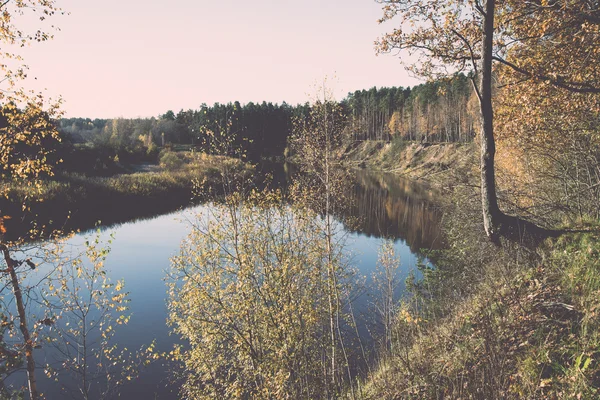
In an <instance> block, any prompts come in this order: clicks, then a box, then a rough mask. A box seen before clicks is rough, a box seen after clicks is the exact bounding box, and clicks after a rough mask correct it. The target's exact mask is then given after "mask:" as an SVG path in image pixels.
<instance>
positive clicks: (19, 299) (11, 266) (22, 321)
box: [0, 244, 39, 400]
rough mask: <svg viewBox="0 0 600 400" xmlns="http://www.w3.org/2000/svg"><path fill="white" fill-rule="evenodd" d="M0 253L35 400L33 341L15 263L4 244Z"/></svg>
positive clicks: (30, 388)
mask: <svg viewBox="0 0 600 400" xmlns="http://www.w3.org/2000/svg"><path fill="white" fill-rule="evenodd" d="M0 251H2V253H3V254H4V261H5V262H6V271H4V272H6V273H8V274H9V275H10V279H11V283H12V287H13V292H14V295H15V301H16V304H17V311H18V313H19V328H20V330H21V334H22V335H23V341H24V342H25V343H24V347H25V359H26V362H27V382H28V384H29V398H30V399H31V400H36V399H37V398H38V397H39V395H38V390H37V382H36V379H35V361H34V359H33V341H32V339H31V335H30V333H29V328H28V327H27V314H26V313H25V302H24V301H23V295H22V293H21V286H20V285H19V278H18V276H17V271H16V270H15V268H16V267H17V265H18V264H17V262H16V261H15V260H13V259H12V258H11V257H10V253H9V250H8V247H6V246H5V245H4V244H0Z"/></svg>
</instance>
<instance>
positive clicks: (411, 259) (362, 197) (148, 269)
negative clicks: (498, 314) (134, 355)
mask: <svg viewBox="0 0 600 400" xmlns="http://www.w3.org/2000/svg"><path fill="white" fill-rule="evenodd" d="M353 174H354V178H353V182H352V183H351V184H350V185H348V193H347V194H346V196H347V197H349V198H351V199H352V201H351V202H349V204H351V206H350V207H347V208H346V209H345V210H344V211H343V212H340V213H338V214H337V215H334V216H335V217H336V220H337V221H338V223H339V224H340V226H342V227H343V231H344V232H345V236H346V247H345V249H346V251H347V252H349V254H350V255H351V259H352V261H353V266H354V267H355V268H356V269H357V271H358V276H359V279H360V280H361V281H363V282H364V290H363V291H362V294H361V295H360V297H359V298H358V299H357V300H356V309H357V313H358V314H363V313H368V311H369V304H370V296H371V295H372V294H373V293H372V289H371V287H370V283H371V277H372V274H373V273H374V271H375V265H376V263H377V257H378V251H379V248H380V246H381V244H382V241H383V239H384V238H389V239H392V240H393V241H394V247H395V250H396V254H397V255H398V256H399V258H400V260H401V266H400V268H399V274H398V275H399V276H398V279H399V282H401V284H400V285H399V286H398V289H397V295H398V296H400V295H401V293H402V291H403V288H404V280H405V279H406V277H407V276H408V274H409V273H410V272H411V271H414V270H415V269H416V265H417V262H418V261H419V259H421V258H422V257H421V256H422V253H421V249H438V248H440V247H441V246H442V242H441V235H440V219H441V213H440V212H439V210H437V209H436V207H435V197H436V194H435V191H433V190H432V189H430V188H427V187H426V186H423V185H421V184H417V183H415V182H411V181H408V180H405V179H402V178H399V177H397V176H393V175H388V174H381V173H371V172H368V171H364V170H361V171H355V172H354V173H353ZM206 207H210V206H209V205H207V204H201V205H194V206H190V207H188V208H184V209H181V210H179V211H176V212H171V213H168V214H163V215H156V216H154V217H151V218H146V219H141V220H132V221H130V222H125V223H120V224H118V225H113V226H109V227H103V228H102V229H101V235H100V236H101V238H102V239H103V240H107V239H108V238H109V237H111V236H112V237H114V241H113V242H112V244H111V245H110V248H111V249H110V253H109V255H108V257H107V259H106V264H105V265H106V268H107V270H108V271H109V275H110V278H111V280H112V281H113V282H116V281H117V280H121V279H122V280H124V281H125V288H126V291H127V292H129V298H130V300H131V302H130V303H129V307H130V314H131V319H130V321H129V323H128V324H127V325H123V326H119V327H118V328H117V332H116V335H115V339H116V341H117V343H118V344H119V345H120V346H122V347H127V348H128V349H130V350H131V349H138V348H140V347H141V346H143V345H147V344H149V343H150V342H152V341H153V340H155V341H156V349H157V350H158V351H169V350H171V349H172V346H173V344H174V343H176V342H178V338H177V337H175V336H174V335H170V334H169V333H170V328H169V327H168V326H167V324H166V319H167V309H166V297H167V294H166V286H165V281H164V279H165V276H166V271H167V270H168V268H169V262H170V258H171V257H172V256H174V255H175V254H176V253H177V252H178V250H179V247H180V244H181V242H182V240H183V239H184V238H185V237H186V236H187V235H188V234H189V232H190V229H191V228H190V221H193V220H194V218H195V215H196V214H198V213H199V212H201V211H202V210H203V209H204V208H206ZM347 217H355V218H354V219H353V220H354V221H355V222H354V223H352V224H349V223H345V222H342V221H347V220H348V218H347ZM91 234H92V233H91V232H87V233H82V234H79V235H77V236H75V237H73V238H72V239H71V240H69V243H68V245H69V246H74V247H79V246H82V245H83V244H84V243H85V240H86V238H87V237H89V236H90V235H91ZM359 316H360V315H359ZM364 332H366V330H364ZM43 351H44V350H36V357H37V358H38V359H40V358H44V356H42V357H40V356H41V353H42V352H43ZM38 354H39V355H38ZM38 375H40V376H39V378H38V379H39V380H40V388H41V390H42V392H44V393H45V394H46V396H47V398H49V399H55V398H62V397H63V395H62V394H60V393H59V392H57V388H58V385H56V384H55V383H54V382H52V381H50V380H48V379H46V378H44V377H43V376H41V375H42V374H41V373H40V374H38ZM19 379H23V380H24V376H23V377H19V378H17V379H16V381H15V382H14V383H16V384H21V383H24V381H23V380H19ZM120 392H121V396H122V397H123V398H140V399H151V398H159V399H176V398H178V395H177V384H176V383H173V382H172V380H171V375H170V373H169V366H167V365H164V364H163V363H162V362H156V363H154V364H152V365H150V366H149V367H147V368H145V369H143V370H142V371H141V373H140V375H139V377H137V378H135V379H134V380H132V381H131V382H128V383H127V384H125V385H124V386H123V387H122V388H121V390H120Z"/></svg>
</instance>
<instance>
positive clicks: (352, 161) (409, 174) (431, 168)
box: [340, 140, 477, 184]
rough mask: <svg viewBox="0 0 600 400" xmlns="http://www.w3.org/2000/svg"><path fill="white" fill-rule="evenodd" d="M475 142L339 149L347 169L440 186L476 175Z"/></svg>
mask: <svg viewBox="0 0 600 400" xmlns="http://www.w3.org/2000/svg"><path fill="white" fill-rule="evenodd" d="M476 154H477V150H476V148H475V144H474V143H418V142H407V141H401V140H394V141H391V142H383V141H363V142H355V143H352V144H349V145H347V146H345V147H343V148H341V149H340V160H341V161H342V162H343V163H344V164H345V165H348V166H351V167H356V168H366V169H371V170H376V171H384V172H391V173H394V174H397V175H401V176H404V177H406V178H409V179H412V180H416V181H428V182H430V183H433V184H442V183H444V182H447V181H448V180H449V179H454V178H457V177H463V178H460V179H461V180H462V179H464V176H465V174H468V175H473V174H475V173H476V168H477V159H476V157H475V155H476Z"/></svg>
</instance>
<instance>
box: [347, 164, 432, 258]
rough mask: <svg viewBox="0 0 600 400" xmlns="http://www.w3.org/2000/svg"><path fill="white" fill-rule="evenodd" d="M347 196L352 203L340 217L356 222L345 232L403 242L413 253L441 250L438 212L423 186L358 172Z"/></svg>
mask: <svg viewBox="0 0 600 400" xmlns="http://www.w3.org/2000/svg"><path fill="white" fill-rule="evenodd" d="M347 196H348V197H349V198H350V199H351V200H352V201H351V204H350V207H349V208H348V209H347V211H345V212H344V215H340V217H344V218H346V217H349V216H354V217H358V221H357V223H356V224H351V225H347V226H345V227H346V229H348V230H350V231H355V232H360V233H364V234H366V235H368V236H376V237H392V238H399V239H403V240H405V241H406V243H407V244H408V245H409V246H410V249H411V250H412V251H413V252H415V253H416V252H418V251H419V249H422V248H427V249H439V248H440V247H441V245H442V243H441V236H440V222H441V211H439V210H438V209H436V207H434V205H433V200H434V193H433V192H432V191H431V190H430V189H429V188H427V187H426V186H424V185H422V184H418V183H415V182H412V181H409V180H407V179H402V178H399V177H397V176H393V175H391V174H374V173H368V172H366V171H359V172H357V174H356V181H355V182H354V185H352V186H351V187H349V188H348V195H347ZM344 218H342V219H344Z"/></svg>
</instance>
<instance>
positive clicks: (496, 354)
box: [341, 142, 600, 399]
mask: <svg viewBox="0 0 600 400" xmlns="http://www.w3.org/2000/svg"><path fill="white" fill-rule="evenodd" d="M477 154H478V151H477V149H476V147H475V145H474V144H431V145H423V144H418V143H397V144H394V143H382V142H364V143H360V144H355V145H353V146H349V147H347V148H345V149H343V156H341V158H342V159H343V160H344V162H345V163H346V164H348V165H352V166H355V167H361V168H367V169H380V170H386V171H390V172H394V173H396V174H398V175H402V176H406V177H409V178H411V179H416V180H425V181H428V182H429V183H431V184H433V185H435V186H443V187H444V188H446V189H447V190H444V196H443V197H444V198H445V199H446V201H445V203H446V204H444V205H442V207H443V208H444V216H443V220H444V227H443V230H444V233H445V235H444V236H445V241H446V246H445V248H444V249H443V250H441V251H435V252H432V253H431V255H430V259H431V260H433V261H434V264H435V268H434V269H425V268H424V269H422V271H421V272H422V276H423V279H422V280H420V281H414V280H411V281H409V282H407V283H408V284H407V288H408V294H407V296H405V297H404V299H403V300H402V302H401V304H400V305H399V307H398V309H397V312H396V318H395V325H394V328H393V333H392V337H393V339H392V341H391V343H390V344H389V347H388V348H387V349H383V350H382V351H381V355H380V359H379V363H378V366H377V367H376V368H374V370H373V372H372V373H371V374H370V375H369V376H368V378H366V379H365V380H363V381H362V382H361V383H360V384H359V387H358V388H359V391H360V393H361V394H362V396H361V397H362V398H365V399H439V398H448V399H459V398H461V399H462V398H473V399H595V398H598V396H599V395H600V390H599V389H600V351H599V350H598V349H600V296H599V294H600V272H599V271H600V238H599V235H598V233H597V229H592V228H593V227H596V228H597V222H596V223H595V225H594V224H592V225H593V226H584V227H583V228H582V227H581V226H578V229H580V230H581V231H589V232H580V233H570V234H565V235H563V236H562V237H560V238H558V239H548V240H546V241H545V242H544V243H542V244H541V245H540V246H539V247H538V248H537V249H535V250H531V249H527V248H524V247H521V246H519V245H518V244H514V243H503V246H502V247H497V246H495V245H493V244H491V243H489V241H488V240H487V239H486V238H485V237H484V236H485V235H484V234H483V226H482V223H481V222H480V221H481V215H480V203H479V202H480V199H479V193H478V190H477V185H476V183H477V176H478V169H477V159H476V157H477ZM499 175H500V178H502V172H499ZM462 183H466V184H465V185H463V184H462ZM506 196H508V195H506ZM508 200H510V199H508ZM505 201H506V199H505ZM582 225H583V224H582Z"/></svg>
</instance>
